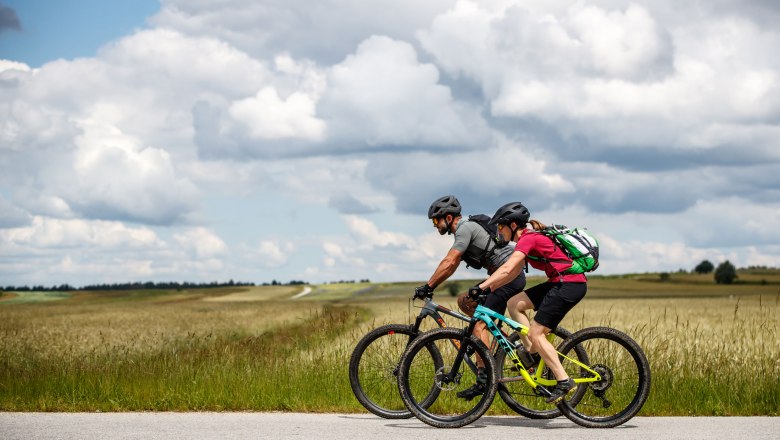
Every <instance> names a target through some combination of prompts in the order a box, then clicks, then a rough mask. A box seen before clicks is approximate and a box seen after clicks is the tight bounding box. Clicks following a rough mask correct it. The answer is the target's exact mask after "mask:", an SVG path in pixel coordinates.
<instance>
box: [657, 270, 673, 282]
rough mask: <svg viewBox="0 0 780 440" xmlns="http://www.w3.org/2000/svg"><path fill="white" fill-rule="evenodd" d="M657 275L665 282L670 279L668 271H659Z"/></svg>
mask: <svg viewBox="0 0 780 440" xmlns="http://www.w3.org/2000/svg"><path fill="white" fill-rule="evenodd" d="M659 277H660V278H661V281H662V282H667V281H669V280H670V279H671V275H669V272H661V274H660V275H659Z"/></svg>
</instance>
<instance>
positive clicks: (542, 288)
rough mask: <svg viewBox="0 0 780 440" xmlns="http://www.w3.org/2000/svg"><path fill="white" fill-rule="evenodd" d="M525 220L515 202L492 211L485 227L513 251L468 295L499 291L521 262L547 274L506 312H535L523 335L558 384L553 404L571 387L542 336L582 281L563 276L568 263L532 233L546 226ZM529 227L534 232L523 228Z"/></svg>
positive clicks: (576, 296) (581, 292)
mask: <svg viewBox="0 0 780 440" xmlns="http://www.w3.org/2000/svg"><path fill="white" fill-rule="evenodd" d="M530 217H531V214H530V213H529V212H528V209H527V208H526V207H525V206H523V204H522V203H520V202H512V203H507V204H506V205H504V206H502V207H501V208H499V209H498V211H496V214H495V215H494V216H493V218H492V219H491V221H490V222H491V223H493V224H496V225H498V233H499V234H500V235H501V236H502V237H503V238H504V239H505V240H508V241H510V240H511V241H515V242H516V243H517V245H516V246H515V252H514V253H513V254H512V256H511V257H509V259H508V260H507V261H506V263H504V264H503V265H502V266H501V267H499V268H498V269H497V270H496V271H495V272H494V273H493V274H492V275H491V276H490V277H489V278H488V279H487V280H485V281H483V282H481V283H480V284H478V285H477V286H475V287H474V288H473V289H472V291H470V294H472V295H478V294H484V293H486V292H487V293H489V292H491V291H494V290H495V289H498V288H500V287H501V286H503V285H505V284H506V283H508V282H509V281H511V280H514V279H515V278H517V275H518V274H519V273H521V272H522V271H523V267H524V266H525V264H526V262H527V263H528V264H530V265H531V267H533V268H534V269H539V270H542V271H544V272H545V273H546V274H547V277H548V280H547V281H546V282H544V283H542V284H539V285H537V286H534V287H532V288H530V289H527V290H525V291H524V292H521V293H520V294H518V295H515V296H514V297H512V298H511V300H510V301H509V304H508V305H509V307H510V310H511V308H514V310H515V311H517V313H516V314H513V315H514V316H523V315H522V313H523V312H524V311H525V310H529V309H534V310H536V314H535V315H534V319H533V322H531V323H530V329H529V331H528V340H529V342H530V344H531V346H530V347H528V348H529V351H530V352H531V353H534V352H538V353H539V355H541V357H542V359H544V361H545V363H546V364H547V365H548V366H549V368H550V370H552V372H553V374H554V375H555V378H556V379H557V380H558V383H557V384H556V385H555V387H553V388H552V389H550V390H548V391H550V393H551V395H550V396H549V397H548V398H547V402H548V403H554V404H555V403H558V402H560V401H561V400H562V399H563V398H564V397H565V396H566V394H567V393H568V392H569V391H571V390H572V389H574V388H575V386H576V385H575V383H574V381H573V380H572V379H571V378H570V377H569V375H568V374H567V373H566V370H564V369H563V366H562V365H561V362H560V360H559V359H558V356H557V354H556V351H555V347H553V345H552V344H551V343H550V341H548V340H547V337H546V336H547V334H548V333H550V331H551V330H552V329H555V328H556V327H557V326H558V324H559V323H560V322H561V320H563V317H564V316H566V313H568V312H569V310H571V309H572V308H573V307H574V306H575V305H577V303H579V302H580V300H581V299H582V298H583V297H584V296H585V293H586V292H587V289H588V288H587V284H586V283H587V278H585V275H584V274H567V273H566V270H567V269H569V268H570V267H571V264H572V263H571V259H570V258H569V257H568V256H567V255H566V254H565V253H564V252H563V251H562V250H561V248H560V247H559V246H557V245H556V244H555V243H554V242H553V241H552V239H551V238H549V237H547V236H545V235H544V234H541V233H539V232H536V231H541V230H543V229H544V228H545V227H546V226H545V225H544V224H542V223H540V222H539V221H537V220H530V222H529V219H530ZM529 223H530V224H531V226H532V228H533V229H526V226H527V225H528V224H529ZM523 324H528V323H523Z"/></svg>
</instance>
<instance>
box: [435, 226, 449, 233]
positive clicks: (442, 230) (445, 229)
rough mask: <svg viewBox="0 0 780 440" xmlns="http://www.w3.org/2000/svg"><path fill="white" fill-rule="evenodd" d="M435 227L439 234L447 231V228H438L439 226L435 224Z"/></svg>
mask: <svg viewBox="0 0 780 440" xmlns="http://www.w3.org/2000/svg"><path fill="white" fill-rule="evenodd" d="M436 229H438V230H439V235H444V234H446V233H447V229H448V228H440V227H438V226H437V227H436Z"/></svg>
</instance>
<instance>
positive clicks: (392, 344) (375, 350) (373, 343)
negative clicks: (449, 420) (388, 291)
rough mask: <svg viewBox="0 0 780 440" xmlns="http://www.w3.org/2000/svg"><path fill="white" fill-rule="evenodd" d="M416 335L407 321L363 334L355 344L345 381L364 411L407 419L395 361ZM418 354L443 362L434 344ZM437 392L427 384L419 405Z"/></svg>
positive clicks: (437, 362)
mask: <svg viewBox="0 0 780 440" xmlns="http://www.w3.org/2000/svg"><path fill="white" fill-rule="evenodd" d="M418 335H419V333H418V332H415V331H413V330H412V327H411V326H410V325H409V324H389V325H384V326H382V327H377V328H375V329H374V330H371V331H370V332H368V334H366V335H365V336H364V337H363V338H362V339H361V340H360V341H359V342H358V343H357V345H356V346H355V349H354V351H353V352H352V356H351V357H350V360H349V384H350V386H351V387H352V392H353V393H354V394H355V397H356V398H357V400H358V402H360V404H361V405H363V407H364V408H366V409H367V410H368V411H370V412H371V413H373V414H376V415H378V416H379V417H383V418H386V419H408V418H410V417H412V413H411V412H410V411H409V410H407V409H406V407H405V406H404V403H403V401H402V400H401V397H400V396H399V395H398V379H397V375H398V361H399V360H400V359H401V355H402V354H403V352H404V350H406V347H407V345H409V343H410V342H411V341H412V339H414V338H415V337H417V336H418ZM420 356H427V357H428V360H429V362H431V364H432V365H434V366H436V368H441V366H442V365H443V362H442V360H441V355H440V354H439V352H438V351H437V349H436V347H435V346H430V347H426V349H425V350H423V352H422V353H421V354H420ZM438 395H439V389H438V388H437V387H435V386H431V387H430V388H429V389H428V395H427V396H426V397H425V398H424V399H422V405H430V403H431V402H433V401H434V400H436V397H437V396H438Z"/></svg>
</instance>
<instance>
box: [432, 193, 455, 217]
mask: <svg viewBox="0 0 780 440" xmlns="http://www.w3.org/2000/svg"><path fill="white" fill-rule="evenodd" d="M447 214H452V215H453V216H454V217H457V216H459V215H460V202H459V201H458V199H456V198H455V196H444V197H441V198H439V199H436V201H435V202H433V203H432V204H431V207H430V208H428V218H438V217H444V216H445V215H447Z"/></svg>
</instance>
